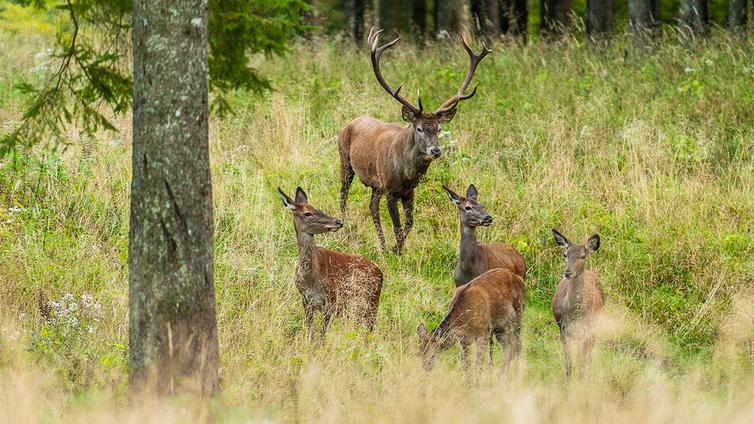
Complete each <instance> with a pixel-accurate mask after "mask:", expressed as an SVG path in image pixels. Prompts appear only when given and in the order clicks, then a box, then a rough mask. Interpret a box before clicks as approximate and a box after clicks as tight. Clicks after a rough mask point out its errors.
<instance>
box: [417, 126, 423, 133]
mask: <svg viewBox="0 0 754 424" xmlns="http://www.w3.org/2000/svg"><path fill="white" fill-rule="evenodd" d="M416 131H418V132H424V130H423V129H422V127H416Z"/></svg>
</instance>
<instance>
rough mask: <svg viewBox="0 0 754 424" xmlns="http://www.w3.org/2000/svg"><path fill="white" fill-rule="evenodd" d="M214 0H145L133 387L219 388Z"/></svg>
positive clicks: (136, 127) (139, 3)
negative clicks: (211, 130) (211, 88)
mask: <svg viewBox="0 0 754 424" xmlns="http://www.w3.org/2000/svg"><path fill="white" fill-rule="evenodd" d="M207 49H208V47H207V0H162V1H159V0H135V1H134V8H133V69H134V92H133V157H132V172H133V177H132V178H133V179H132V182H131V223H130V231H129V244H128V279H129V281H128V282H129V305H130V311H129V315H130V316H129V318H130V332H129V342H130V347H129V355H130V358H129V359H130V373H131V387H132V388H134V389H138V390H142V389H148V390H155V391H156V392H157V393H159V394H173V393H193V394H201V395H202V396H209V395H211V394H212V393H214V392H215V391H216V390H217V389H218V375H217V369H218V356H219V352H218V345H217V323H216V319H215V293H214V287H213V260H214V252H213V242H214V240H213V237H214V226H213V221H212V182H211V175H210V169H209V136H208V122H207V115H208V108H207V97H208V81H207V78H208V65H207Z"/></svg>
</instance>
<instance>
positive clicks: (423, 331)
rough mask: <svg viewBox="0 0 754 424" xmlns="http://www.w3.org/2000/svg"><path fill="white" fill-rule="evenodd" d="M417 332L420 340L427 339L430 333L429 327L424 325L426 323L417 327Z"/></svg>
mask: <svg viewBox="0 0 754 424" xmlns="http://www.w3.org/2000/svg"><path fill="white" fill-rule="evenodd" d="M416 334H417V335H418V336H419V340H427V338H428V337H429V333H427V327H425V326H424V323H421V324H419V326H418V327H416Z"/></svg>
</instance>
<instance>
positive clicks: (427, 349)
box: [416, 324, 453, 371]
mask: <svg viewBox="0 0 754 424" xmlns="http://www.w3.org/2000/svg"><path fill="white" fill-rule="evenodd" d="M441 325H442V324H441ZM437 330H438V329H435V331H428V330H427V327H425V326H424V324H419V327H417V329H416V333H417V334H418V336H419V356H420V357H421V358H422V364H423V365H424V369H426V370H427V371H430V370H432V368H434V366H435V362H436V361H437V354H438V353H440V352H442V351H444V350H447V349H449V348H450V347H451V346H452V345H453V343H452V339H451V337H449V336H448V335H447V334H445V335H442V334H440V332H439V331H437Z"/></svg>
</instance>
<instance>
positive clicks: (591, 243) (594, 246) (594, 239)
mask: <svg viewBox="0 0 754 424" xmlns="http://www.w3.org/2000/svg"><path fill="white" fill-rule="evenodd" d="M599 248H600V236H599V234H595V235H593V236H591V237H589V240H587V241H586V250H588V251H590V252H596V251H597V250H598V249H599Z"/></svg>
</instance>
